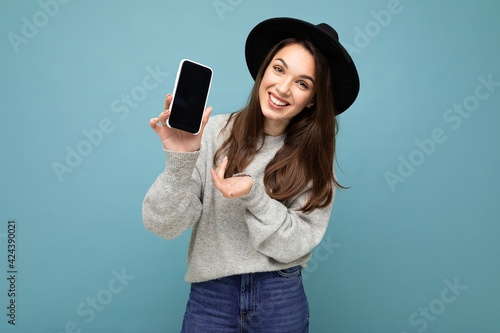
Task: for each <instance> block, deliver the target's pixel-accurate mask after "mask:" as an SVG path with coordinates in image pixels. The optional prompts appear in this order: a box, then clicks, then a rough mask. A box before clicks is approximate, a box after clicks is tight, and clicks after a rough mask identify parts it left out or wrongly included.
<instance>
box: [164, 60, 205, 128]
mask: <svg viewBox="0 0 500 333" xmlns="http://www.w3.org/2000/svg"><path fill="white" fill-rule="evenodd" d="M212 76H213V72H212V69H211V68H210V67H207V66H205V65H202V64H200V63H197V62H195V61H192V60H189V59H182V60H181V62H180V64H179V69H178V71H177V77H176V79H175V86H174V92H173V100H172V104H171V105H170V117H169V118H168V120H167V125H168V126H169V127H172V128H177V129H180V130H182V131H186V132H189V133H192V134H194V135H196V134H198V133H199V132H200V130H201V121H202V119H203V112H204V111H205V107H206V103H207V99H208V94H209V92H210V86H211V84H212Z"/></svg>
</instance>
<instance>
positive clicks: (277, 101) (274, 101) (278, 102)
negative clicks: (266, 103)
mask: <svg viewBox="0 0 500 333" xmlns="http://www.w3.org/2000/svg"><path fill="white" fill-rule="evenodd" d="M269 96H271V102H273V103H274V104H276V105H278V106H285V105H287V104H288V103H285V102H281V101H279V100H277V99H276V98H275V97H274V96H273V95H269Z"/></svg>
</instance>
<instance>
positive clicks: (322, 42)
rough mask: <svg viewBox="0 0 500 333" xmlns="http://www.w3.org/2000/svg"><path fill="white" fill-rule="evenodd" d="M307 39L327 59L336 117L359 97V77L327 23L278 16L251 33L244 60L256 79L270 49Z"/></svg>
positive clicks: (264, 22)
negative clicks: (284, 43) (287, 41)
mask: <svg viewBox="0 0 500 333" xmlns="http://www.w3.org/2000/svg"><path fill="white" fill-rule="evenodd" d="M293 37H305V38H307V39H308V40H309V41H311V42H312V43H313V44H314V45H315V46H316V47H317V48H318V49H319V50H320V51H321V52H322V53H323V54H324V56H325V57H326V59H327V61H328V63H329V64H330V71H331V73H332V75H331V76H332V87H333V93H334V95H335V96H334V101H335V108H336V112H337V114H340V113H342V112H344V111H345V110H347V109H348V108H349V107H350V106H351V105H352V103H354V100H355V99H356V97H357V96H358V92H359V77H358V72H357V70H356V66H355V65H354V62H353V61H352V59H351V57H350V55H349V53H347V51H346V49H345V48H344V47H343V46H342V45H341V44H340V43H339V37H338V34H337V32H336V31H335V30H334V29H333V28H332V27H331V26H329V25H328V24H326V23H320V24H318V25H314V24H311V23H308V22H305V21H302V20H298V19H294V18H288V17H279V18H272V19H268V20H266V21H263V22H261V23H259V24H258V25H257V26H255V28H253V29H252V31H250V34H249V35H248V37H247V41H246V45H245V57H246V61H247V66H248V69H249V70H250V74H251V75H252V77H253V78H254V79H255V77H256V76H257V73H258V72H259V69H260V67H261V65H262V63H263V62H264V59H265V58H266V56H267V55H268V53H269V52H270V51H271V49H272V48H273V47H274V46H275V45H276V44H278V43H279V42H281V41H282V40H284V39H287V38H293Z"/></svg>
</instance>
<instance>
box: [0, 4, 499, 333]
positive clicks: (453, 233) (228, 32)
mask: <svg viewBox="0 0 500 333" xmlns="http://www.w3.org/2000/svg"><path fill="white" fill-rule="evenodd" d="M60 1H61V3H59V2H56V1H55V0H42V1H40V2H36V1H2V2H1V4H0V13H1V14H0V15H1V17H2V19H1V20H0V36H1V37H2V38H1V39H0V53H1V60H2V61H1V62H0V70H1V81H0V82H1V83H0V84H1V86H0V94H1V116H0V154H1V165H0V222H1V223H0V249H1V252H0V331H1V332H47V333H49V332H50V333H56V332H57V333H59V332H121V333H123V332H178V331H179V329H180V325H181V322H182V315H183V311H184V307H185V302H186V300H187V296H188V290H189V286H188V284H187V283H186V282H184V280H183V277H184V273H185V270H186V250H187V242H188V239H189V233H185V234H184V235H182V236H181V237H179V238H177V239H175V240H173V241H165V240H163V239H161V238H160V237H157V236H156V235H154V234H152V233H149V232H148V231H146V230H145V229H144V227H143V225H142V219H141V204H142V199H143V197H144V195H145V193H146V191H147V189H148V188H149V186H150V185H151V184H152V182H153V181H154V179H155V178H156V176H157V175H158V174H159V173H160V172H161V171H162V170H163V168H164V154H163V152H162V150H161V144H160V142H159V140H158V139H157V137H156V135H155V134H154V133H153V131H151V130H150V128H149V126H148V122H149V119H150V118H152V117H155V116H156V115H157V114H159V113H160V112H161V111H162V109H163V100H164V96H165V94H166V93H168V92H171V91H172V88H173V84H174V79H175V73H176V70H177V66H178V63H179V61H180V59H182V58H191V59H193V60H196V61H199V62H202V63H205V64H207V65H209V66H211V67H212V68H213V69H214V73H215V74H214V75H215V76H214V81H213V85H212V91H211V95H210V98H209V104H210V105H212V106H213V107H214V112H215V113H228V112H232V111H235V110H237V109H239V108H240V107H242V106H243V105H244V104H245V102H246V99H247V96H248V93H249V91H250V87H251V85H252V80H251V77H250V75H249V74H248V72H247V69H246V65H245V60H244V51H243V50H244V42H245V38H246V35H247V34H248V32H249V31H250V30H251V28H252V27H253V26H255V25H256V24H257V23H258V22H260V21H262V20H264V19H267V18H270V17H276V16H291V17H297V18H301V19H304V20H308V21H310V22H313V23H320V22H326V23H329V24H330V25H332V26H333V27H335V28H336V29H337V31H338V33H339V35H340V39H341V42H343V43H344V44H345V45H346V47H347V48H348V50H349V52H350V53H351V55H352V57H353V59H354V61H355V63H356V65H357V67H358V70H359V73H360V78H361V91H360V95H359V98H358V100H357V101H356V102H355V104H354V105H353V106H352V108H351V109H350V110H349V111H348V112H346V113H345V114H343V115H342V116H340V119H339V120H340V127H341V130H340V133H339V135H338V166H337V175H338V178H339V180H340V182H341V183H342V184H344V185H346V186H351V189H349V190H342V191H340V192H339V193H337V196H336V200H335V205H334V210H333V214H332V217H331V222H330V226H329V228H328V230H327V233H326V235H325V238H324V241H323V242H322V244H321V245H320V246H319V247H318V248H317V250H315V251H314V254H313V259H312V261H311V265H310V267H309V268H308V269H306V270H305V271H304V280H305V285H306V289H307V292H308V297H309V302H310V308H311V332H313V333H316V332H355V333H359V332H383V333H389V332H394V333H402V332H407V333H410V332H454V333H457V332H499V331H500V319H499V318H500V317H499V315H498V314H499V313H500V288H499V286H498V283H499V281H500V242H499V241H498V239H499V236H500V225H499V223H500V205H499V203H500V202H499V199H500V176H498V171H497V170H498V165H499V164H500V154H499V148H498V147H499V143H500V142H499V139H500V131H499V130H498V124H499V123H500V113H499V111H500V110H499V107H500V83H499V82H500V66H499V62H498V59H500V43H499V39H498V36H499V34H500V20H498V17H499V15H500V3H499V2H498V1H495V0H481V1H474V2H473V1H463V0H462V1H451V0H449V1H439V2H435V1H425V0H419V1H417V0H413V1H411V0H400V1H397V0H390V1H388V0H373V1H359V0H357V1H349V2H348V1H340V0H333V1H332V0H328V1H327V0H324V1H320V0H315V1H307V2H306V1H295V0H294V1H290V0H287V1H272V2H271V1H249V0H216V1H213V0H207V1H193V0H191V1H159V0H156V1H154V0H150V1H141V2H139V1H118V0H114V1H77V0H73V1H62V0H60ZM35 23H36V25H35ZM30 25H31V29H30ZM37 25H38V26H37ZM151 71H156V72H157V73H158V74H157V76H156V79H154V78H153V77H152V76H151V74H149V72H151ZM148 75H150V76H148ZM144 80H145V81H144ZM485 80H486V81H488V80H489V81H490V84H488V85H485V84H484V81H485ZM145 83H146V86H144V84H145ZM146 88H148V89H146ZM488 89H489V90H488ZM478 94H479V95H478ZM127 96H132V97H129V98H132V100H129V102H128V104H127V103H126V102H125V101H126V98H127ZM478 96H480V97H481V99H479V98H478ZM454 107H455V110H458V108H460V107H461V108H462V110H465V111H462V113H461V114H460V113H457V112H455V111H454ZM100 124H101V128H100V129H99V126H100ZM96 129H99V131H100V133H101V136H100V135H99V134H98V132H96V131H97V130H96ZM436 129H437V133H438V134H439V135H434V136H433V134H432V133H433V131H434V132H435V133H436ZM104 131H106V133H104ZM85 133H87V134H88V133H94V137H93V138H94V139H93V140H94V143H91V142H90V140H89V139H87V137H86V136H85ZM418 142H420V144H419V143H418ZM78 149H80V151H81V152H83V153H84V154H85V155H86V156H80V158H81V160H79V159H78V158H77V157H74V156H73V157H72V158H73V160H71V158H70V162H71V161H72V167H71V166H69V165H68V162H67V161H66V159H67V155H68V154H70V153H69V151H71V150H75V151H77V150H78ZM57 163H59V164H57ZM54 165H58V166H59V167H60V166H61V165H66V169H64V170H65V171H64V172H62V173H61V171H59V173H60V174H59V177H58V175H57V172H56V171H55V169H54ZM70 171H71V172H70ZM9 219H15V220H16V221H17V231H16V237H17V248H16V251H17V257H16V259H17V261H16V265H17V270H18V273H17V280H16V283H17V284H16V289H17V290H16V291H17V294H16V305H17V307H16V311H17V312H16V315H17V317H16V325H15V326H12V325H9V324H8V323H7V320H8V317H7V316H6V314H7V312H8V310H7V309H6V307H7V305H8V304H9V303H8V302H9V298H8V297H7V290H8V288H9V286H8V284H7V279H6V277H7V275H8V274H7V270H8V268H7V221H8V220H9ZM120 275H121V280H120V279H118V278H117V276H120ZM453 285H454V287H453ZM450 286H451V287H450ZM93 302H94V303H93ZM92 304H93V305H92Z"/></svg>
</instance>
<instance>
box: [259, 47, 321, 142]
mask: <svg viewBox="0 0 500 333" xmlns="http://www.w3.org/2000/svg"><path fill="white" fill-rule="evenodd" d="M314 85H315V63H314V57H313V56H312V55H311V53H309V51H307V50H306V49H305V48H304V47H303V46H302V45H300V44H291V45H288V46H285V47H284V48H282V49H281V50H279V51H278V53H276V55H275V56H274V57H273V59H272V60H271V62H270V63H269V65H268V66H267V68H266V71H265V72H264V76H263V77H262V81H261V83H260V86H259V101H260V107H261V109H262V114H263V115H264V131H265V133H266V134H268V135H280V134H282V133H284V132H285V129H286V127H287V125H288V123H289V122H290V120H291V119H292V118H293V117H295V116H296V115H297V114H299V113H300V112H301V111H302V110H303V109H304V108H306V107H311V106H312V105H313V99H314V92H315V86H314Z"/></svg>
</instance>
